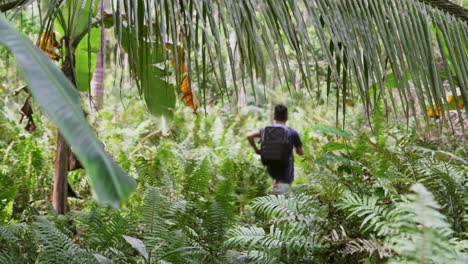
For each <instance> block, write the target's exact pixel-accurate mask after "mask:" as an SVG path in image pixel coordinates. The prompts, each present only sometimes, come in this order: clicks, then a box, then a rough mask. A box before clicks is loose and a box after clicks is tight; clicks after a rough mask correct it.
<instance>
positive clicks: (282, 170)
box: [247, 104, 304, 195]
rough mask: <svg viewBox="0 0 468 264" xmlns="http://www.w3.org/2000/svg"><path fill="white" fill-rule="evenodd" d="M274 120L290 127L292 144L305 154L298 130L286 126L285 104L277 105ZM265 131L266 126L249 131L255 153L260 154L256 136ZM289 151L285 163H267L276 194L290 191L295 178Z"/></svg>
mask: <svg viewBox="0 0 468 264" xmlns="http://www.w3.org/2000/svg"><path fill="white" fill-rule="evenodd" d="M274 120H275V123H274V124H273V125H272V126H283V127H285V128H287V129H289V133H288V139H289V143H290V146H291V148H294V149H295V150H296V153H297V154H298V155H301V156H302V155H303V154H304V150H303V149H302V142H301V139H300V137H299V134H298V133H297V131H296V130H294V129H292V128H289V127H288V126H286V122H287V121H288V108H287V107H286V106H285V105H283V104H279V105H277V106H275V114H274ZM264 132H265V128H262V129H260V130H254V131H251V132H249V133H247V139H248V141H249V143H250V145H251V146H252V147H253V149H254V150H255V153H257V154H259V155H260V149H259V148H258V146H257V144H255V138H256V137H261V136H262V135H263V133H264ZM289 153H290V154H289V158H288V162H286V163H285V164H270V165H267V171H268V173H269V174H270V176H271V177H272V178H273V193H274V194H275V195H279V194H287V193H289V191H290V184H291V183H292V182H293V180H294V158H293V152H292V149H290V151H289Z"/></svg>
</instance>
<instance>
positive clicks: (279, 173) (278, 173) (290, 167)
mask: <svg viewBox="0 0 468 264" xmlns="http://www.w3.org/2000/svg"><path fill="white" fill-rule="evenodd" d="M274 126H279V125H276V124H275V125H274ZM288 128H289V142H291V146H294V147H296V148H300V147H302V141H301V138H300V137H299V134H298V133H297V131H296V130H294V129H292V128H290V127H288ZM264 130H265V128H262V129H260V134H263V132H264ZM267 171H268V173H269V174H270V176H271V177H272V178H273V179H277V180H279V181H280V182H282V183H291V182H293V180H294V157H293V152H292V151H291V156H290V157H289V163H288V164H287V165H286V166H284V165H282V166H281V165H268V166H267Z"/></svg>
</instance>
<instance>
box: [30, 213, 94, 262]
mask: <svg viewBox="0 0 468 264" xmlns="http://www.w3.org/2000/svg"><path fill="white" fill-rule="evenodd" d="M32 226H33V229H34V232H35V234H36V239H37V242H38V243H39V250H40V254H39V257H38V259H39V260H40V261H41V262H43V263H77V264H78V263H98V262H97V260H96V258H95V257H94V256H93V255H92V254H91V253H89V252H87V251H86V250H83V249H81V248H79V247H78V246H77V245H75V244H74V243H73V241H72V240H71V239H70V238H69V237H68V236H67V235H65V234H63V233H62V232H60V231H59V230H58V229H57V228H56V227H55V226H54V225H53V224H51V223H50V222H49V221H48V220H46V219H45V218H44V217H38V218H37V221H36V222H34V223H33V225H32Z"/></svg>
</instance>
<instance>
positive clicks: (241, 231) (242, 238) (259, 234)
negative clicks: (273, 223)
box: [224, 226, 266, 252]
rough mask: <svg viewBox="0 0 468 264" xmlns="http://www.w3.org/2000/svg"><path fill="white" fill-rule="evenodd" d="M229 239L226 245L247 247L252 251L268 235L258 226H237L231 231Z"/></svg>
mask: <svg viewBox="0 0 468 264" xmlns="http://www.w3.org/2000/svg"><path fill="white" fill-rule="evenodd" d="M228 236H229V239H228V240H226V242H224V243H225V245H226V246H228V247H240V248H243V247H247V248H248V252H250V251H252V250H253V249H254V248H255V246H256V245H257V243H258V242H259V241H260V240H262V239H264V238H265V236H266V233H265V230H263V228H259V227H256V226H248V227H236V228H234V229H232V230H230V231H229V235H228Z"/></svg>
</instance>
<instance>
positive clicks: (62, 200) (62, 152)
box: [52, 48, 76, 214]
mask: <svg viewBox="0 0 468 264" xmlns="http://www.w3.org/2000/svg"><path fill="white" fill-rule="evenodd" d="M70 49H71V48H69V49H68V50H67V55H66V57H65V61H64V62H63V65H62V71H63V73H64V74H65V76H67V78H68V79H69V80H70V81H71V82H72V84H73V85H75V86H76V80H75V74H74V71H73V60H74V59H73V51H72V50H70ZM69 154H70V147H69V146H68V144H67V142H66V141H65V138H64V137H63V136H62V134H61V133H60V132H57V148H56V151H55V175H54V191H53V194H52V205H53V206H54V209H55V211H57V213H58V214H65V213H66V212H68V210H69V208H68V199H67V197H68V179H67V177H68V155H69Z"/></svg>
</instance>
